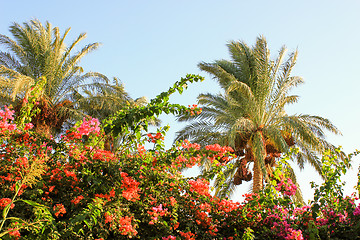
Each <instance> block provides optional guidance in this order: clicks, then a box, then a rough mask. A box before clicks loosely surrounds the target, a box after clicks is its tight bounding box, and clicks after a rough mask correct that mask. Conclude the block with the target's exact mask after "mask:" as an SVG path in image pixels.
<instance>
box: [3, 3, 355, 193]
mask: <svg viewBox="0 0 360 240" xmlns="http://www.w3.org/2000/svg"><path fill="white" fill-rule="evenodd" d="M0 6H1V9H2V11H1V15H0V33H1V34H5V35H8V36H10V33H9V32H8V27H9V26H10V25H11V23H12V22H17V23H22V22H25V21H28V20H31V19H34V18H37V19H39V20H41V21H42V22H45V21H49V22H50V23H52V25H53V26H58V27H59V28H60V30H61V31H64V30H65V29H66V28H68V27H71V32H70V33H71V34H70V35H69V36H68V39H69V40H73V39H74V38H75V37H76V36H77V35H78V34H80V33H82V32H86V33H87V34H88V38H87V40H86V42H84V43H83V44H84V45H85V44H86V43H91V42H101V43H102V46H101V47H100V48H99V49H98V50H97V51H96V52H93V53H91V54H90V55H88V56H86V57H85V58H84V60H83V61H82V62H81V64H82V66H83V67H84V68H85V70H87V71H89V70H92V71H98V72H101V73H104V74H105V75H107V76H108V77H115V76H116V77H119V78H120V79H121V80H122V82H123V83H124V84H125V87H126V90H127V91H128V92H129V93H130V94H131V96H132V97H133V98H136V97H140V96H147V97H148V98H149V99H150V98H152V97H154V96H156V95H157V94H158V93H160V92H162V91H164V90H166V89H167V88H168V87H170V86H171V85H172V84H173V83H174V82H175V81H176V80H179V79H180V77H183V76H185V75H186V73H196V74H202V75H203V76H205V77H206V81H205V82H202V83H197V84H193V85H190V86H189V89H188V90H187V91H186V92H185V93H184V94H183V95H177V96H174V97H173V98H172V101H174V102H177V103H182V104H185V105H188V104H193V103H195V102H196V96H197V95H198V94H199V93H203V92H212V93H217V92H219V91H220V89H219V88H218V86H217V84H216V83H215V82H214V81H213V80H212V79H211V78H210V76H208V75H206V74H204V73H201V72H200V71H199V70H198V68H197V64H198V63H199V62H200V61H206V62H211V61H213V60H215V59H221V58H225V59H227V58H229V56H228V52H227V48H226V46H225V44H226V43H227V42H228V41H230V40H244V41H245V42H247V43H248V44H249V45H253V44H254V42H255V39H256V37H257V36H258V35H260V34H263V35H264V36H265V37H266V38H267V40H268V43H269V47H270V49H271V51H272V53H273V55H276V54H277V51H278V50H279V49H280V47H281V46H282V45H286V46H287V47H288V49H289V52H291V51H293V50H295V49H296V48H297V49H298V50H299V56H298V62H297V65H296V66H295V69H294V71H293V74H294V75H299V76H302V77H303V78H304V80H305V84H304V85H302V86H300V87H298V88H297V89H296V90H295V91H294V93H296V94H298V95H300V96H301V98H300V101H299V103H297V104H295V105H292V106H290V107H289V108H288V112H289V113H308V114H316V115H320V116H323V117H326V118H329V119H330V120H331V121H332V122H333V123H334V124H335V125H336V126H337V127H338V128H339V129H340V130H341V131H342V133H343V136H333V135H329V137H328V140H329V141H330V142H332V143H333V144H335V145H342V146H343V148H344V150H345V151H346V152H348V153H350V152H352V151H354V150H355V149H356V148H360V147H359V145H360V142H359V141H358V138H359V135H360V125H359V119H360V108H359V105H358V103H359V94H358V93H357V92H358V91H359V89H360V81H359V80H360V79H359V78H360V77H359V69H360V58H359V56H360V47H359V42H360V40H359V39H360V14H359V12H360V2H359V1H356V0H353V1H346V0H345V1H332V0H318V1H311V0H307V1H268V0H263V1H239V0H234V1H228V0H224V1H215V0H196V1H193V0H182V1H171V0H166V1H165V0H163V1H157V0H155V1H145V0H143V1H140V0H139V1H134V0H132V1H130V0H129V1H121V0H118V1H115V0H114V1H101V2H100V1H90V0H88V1H83V0H78V1H74V0H73V1H68V0H66V1H40V0H33V1H25V0H22V1H21V0H18V1H3V2H2V3H1V5H0ZM163 122H164V124H166V123H169V124H170V125H171V127H172V130H171V132H170V133H169V135H168V139H167V142H168V143H170V142H171V141H172V138H173V136H174V132H175V131H176V130H178V129H179V128H180V126H179V125H178V124H176V123H175V122H174V118H172V117H164V118H163ZM358 166H359V159H357V161H355V162H354V169H355V170H356V169H357V167H358ZM356 172H357V171H353V172H351V173H350V174H349V175H348V176H347V177H346V181H348V182H350V184H349V185H348V187H347V188H348V190H347V191H348V193H349V192H350V191H351V187H352V186H353V185H354V184H355V182H356ZM298 179H299V181H300V183H301V186H302V188H303V192H304V195H305V198H309V197H310V196H311V194H310V193H311V190H310V187H309V184H308V182H309V181H310V179H314V180H316V181H319V180H320V178H318V177H316V174H315V173H314V172H313V171H312V170H311V169H310V168H306V169H305V171H302V172H300V173H299V174H298ZM241 189H242V190H241ZM241 189H240V190H239V192H244V191H246V190H247V188H245V187H243V188H241Z"/></svg>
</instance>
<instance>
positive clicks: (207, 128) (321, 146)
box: [177, 36, 340, 190]
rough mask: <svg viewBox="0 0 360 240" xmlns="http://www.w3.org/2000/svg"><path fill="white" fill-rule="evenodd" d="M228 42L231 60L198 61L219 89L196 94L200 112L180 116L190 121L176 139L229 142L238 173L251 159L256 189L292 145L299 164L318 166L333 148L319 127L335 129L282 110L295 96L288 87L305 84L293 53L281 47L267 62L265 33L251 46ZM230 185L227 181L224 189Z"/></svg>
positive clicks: (321, 120) (314, 118)
mask: <svg viewBox="0 0 360 240" xmlns="http://www.w3.org/2000/svg"><path fill="white" fill-rule="evenodd" d="M227 46H228V49H229V53H230V58H231V60H224V59H222V60H216V61H214V62H212V63H206V62H201V63H200V64H199V65H198V66H199V68H200V69H201V70H203V71H205V72H208V73H210V75H212V77H213V78H214V79H215V80H216V81H217V82H218V83H219V85H220V87H221V89H222V90H223V91H224V92H223V93H221V94H211V93H207V94H200V95H199V97H198V103H199V104H200V105H201V107H202V108H203V111H202V113H201V114H200V115H198V116H196V117H191V116H190V117H189V116H180V117H179V120H180V121H191V123H190V125H188V126H186V127H185V128H184V129H182V130H181V131H180V132H178V135H177V140H181V139H185V138H188V139H191V140H193V141H199V142H200V143H203V144H213V143H220V144H223V145H230V146H231V147H233V148H234V149H235V151H236V153H237V154H239V159H238V160H237V162H236V163H235V166H238V168H237V169H238V170H239V171H238V172H241V171H240V168H241V167H244V166H247V167H248V163H250V162H254V167H253V169H254V174H253V177H254V189H256V190H259V189H260V188H261V186H262V177H263V176H264V177H266V173H267V172H269V171H271V168H272V166H274V164H275V159H276V158H277V157H279V156H281V153H285V152H287V151H288V150H289V147H290V146H293V145H296V146H297V147H299V148H300V151H299V153H297V154H296V156H294V158H295V160H296V161H297V163H298V164H299V165H300V167H303V163H304V162H305V161H308V162H310V164H312V165H313V166H314V167H315V168H316V169H317V170H320V167H319V166H320V161H319V159H318V157H317V154H321V153H322V151H324V150H325V149H326V148H334V147H333V146H332V145H331V144H329V143H327V142H326V141H325V133H324V130H328V131H330V132H333V133H335V134H340V131H339V130H338V129H337V128H336V127H335V126H334V125H333V124H332V123H331V122H330V121H329V120H328V119H325V118H322V117H319V116H311V115H306V114H296V115H288V114H287V113H286V111H285V106H286V105H288V104H293V103H296V102H297V101H298V99H299V96H297V95H291V94H290V92H291V90H292V89H293V88H294V87H296V86H298V85H299V84H302V83H303V82H304V81H303V79H302V78H301V77H299V76H292V75H291V71H292V69H293V67H294V66H295V63H296V60H297V55H298V51H297V50H296V51H294V52H292V53H290V54H289V55H288V56H286V47H285V46H283V47H281V49H280V51H279V54H278V56H277V58H276V59H275V60H272V59H271V57H270V50H269V49H268V45H267V42H266V39H265V37H264V36H259V37H258V38H257V39H256V43H255V45H254V46H253V47H249V46H248V45H247V44H246V43H244V42H243V41H231V42H229V43H228V44H227ZM244 162H245V164H244ZM237 169H236V168H235V169H233V170H232V171H229V172H228V174H229V179H230V180H231V179H232V178H234V177H235V176H236V174H237V172H236V170H237ZM260 172H262V174H260ZM239 174H240V173H239ZM243 177H244V180H245V178H246V179H248V178H247V177H245V176H243ZM240 182H241V181H240ZM232 184H233V183H230V182H228V184H227V186H228V187H229V188H227V189H231V188H232V186H233V185H232ZM225 188H226V187H225Z"/></svg>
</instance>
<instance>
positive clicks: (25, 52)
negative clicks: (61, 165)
mask: <svg viewBox="0 0 360 240" xmlns="http://www.w3.org/2000/svg"><path fill="white" fill-rule="evenodd" d="M69 31H70V28H68V29H66V30H65V32H64V33H63V34H62V35H61V34H60V31H59V28H58V27H54V28H53V27H52V26H51V24H50V23H49V22H47V23H46V24H45V26H44V25H43V24H42V23H41V22H40V21H38V20H32V21H30V22H28V23H23V25H20V24H17V23H14V24H13V25H11V26H10V32H11V34H12V35H13V39H11V38H10V37H7V36H5V35H0V44H1V45H2V46H4V47H5V48H6V49H7V50H8V52H2V51H0V88H1V90H2V91H1V93H0V94H1V103H2V104H14V105H18V104H19V102H21V100H22V99H23V98H24V96H25V95H26V93H27V91H28V90H29V88H30V87H31V86H32V85H33V84H35V83H36V82H37V81H38V79H39V78H40V77H45V78H46V85H45V86H44V89H43V93H42V95H41V97H40V99H39V102H40V105H39V107H40V108H41V109H48V110H49V112H48V115H52V116H53V118H56V119H57V117H59V115H64V114H65V112H66V113H67V115H69V111H70V110H71V108H70V106H71V105H72V104H69V102H68V101H67V98H68V94H69V93H71V91H72V90H73V88H74V87H75V86H77V85H79V84H80V83H83V82H84V81H86V80H87V79H89V78H91V79H92V80H93V81H101V80H104V79H106V77H105V76H103V75H102V74H99V73H93V72H88V73H84V71H83V69H82V67H81V66H79V62H80V60H81V59H82V58H83V57H84V56H85V55H86V54H88V53H90V52H91V51H93V50H95V49H97V48H98V46H99V43H92V44H88V45H86V46H85V47H83V48H82V49H81V50H80V51H78V52H76V53H75V54H73V51H74V50H75V49H76V47H77V46H78V44H79V43H80V42H81V41H82V40H83V39H84V38H86V34H85V33H82V34H80V35H79V36H78V37H77V38H76V40H75V41H73V42H72V43H71V44H70V45H69V46H67V45H66V44H65V38H66V36H67V35H68V33H69ZM64 101H65V102H64ZM55 109H57V110H55ZM65 109H66V110H67V111H64V110H65ZM42 112H43V113H44V111H42ZM39 117H40V118H39V119H37V121H35V127H37V126H39V125H45V126H46V125H49V124H51V123H54V119H49V118H44V117H41V116H39ZM60 118H61V119H63V120H64V119H66V118H64V117H60ZM57 125H60V126H61V123H58V124H57Z"/></svg>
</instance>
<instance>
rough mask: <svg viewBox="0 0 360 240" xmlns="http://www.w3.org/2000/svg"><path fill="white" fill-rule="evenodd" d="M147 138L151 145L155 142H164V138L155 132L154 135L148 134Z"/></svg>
mask: <svg viewBox="0 0 360 240" xmlns="http://www.w3.org/2000/svg"><path fill="white" fill-rule="evenodd" d="M147 136H148V138H149V140H148V142H152V143H155V142H156V141H157V140H164V137H163V135H162V134H161V133H160V132H157V133H156V134H155V135H153V134H151V133H148V134H147Z"/></svg>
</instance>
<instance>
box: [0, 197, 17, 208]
mask: <svg viewBox="0 0 360 240" xmlns="http://www.w3.org/2000/svg"><path fill="white" fill-rule="evenodd" d="M9 204H11V206H10V208H11V209H13V208H14V207H15V205H14V203H12V201H11V199H10V198H2V199H0V209H3V208H5V207H6V206H7V205H9Z"/></svg>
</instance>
